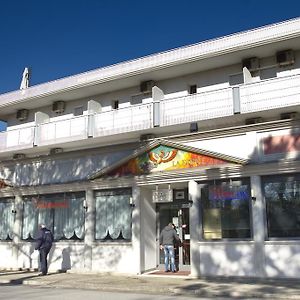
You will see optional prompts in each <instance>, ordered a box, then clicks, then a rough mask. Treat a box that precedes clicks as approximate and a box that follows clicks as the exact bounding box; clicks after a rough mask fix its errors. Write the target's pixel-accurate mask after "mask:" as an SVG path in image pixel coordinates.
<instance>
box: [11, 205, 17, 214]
mask: <svg viewBox="0 0 300 300" xmlns="http://www.w3.org/2000/svg"><path fill="white" fill-rule="evenodd" d="M11 213H12V214H16V213H17V210H16V205H15V204H13V206H12V209H11Z"/></svg>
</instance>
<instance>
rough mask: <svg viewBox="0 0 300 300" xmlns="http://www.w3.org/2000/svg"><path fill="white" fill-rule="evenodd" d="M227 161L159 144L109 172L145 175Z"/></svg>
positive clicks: (109, 174)
mask: <svg viewBox="0 0 300 300" xmlns="http://www.w3.org/2000/svg"><path fill="white" fill-rule="evenodd" d="M224 163H227V161H224V160H222V159H218V158H214V157H211V156H208V155H203V154H198V153H192V152H187V151H183V150H179V149H174V148H171V147H168V146H164V145H159V146H157V147H155V148H153V149H152V150H150V151H148V152H145V153H143V154H141V155H140V156H137V157H135V158H132V159H131V160H129V161H128V162H127V163H125V164H124V165H122V166H120V167H117V168H116V169H114V170H113V171H111V172H109V173H108V176H125V175H143V174H150V173H154V172H161V171H173V170H178V169H191V168H197V167H206V166H213V165H220V164H224Z"/></svg>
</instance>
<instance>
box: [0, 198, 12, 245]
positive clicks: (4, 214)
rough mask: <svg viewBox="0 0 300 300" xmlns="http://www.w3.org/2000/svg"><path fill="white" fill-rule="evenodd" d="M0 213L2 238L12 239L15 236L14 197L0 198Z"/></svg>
mask: <svg viewBox="0 0 300 300" xmlns="http://www.w3.org/2000/svg"><path fill="white" fill-rule="evenodd" d="M0 215H1V222H0V240H7V241H11V240H12V238H13V224H14V218H15V213H14V211H13V200H12V199H7V198H1V199H0Z"/></svg>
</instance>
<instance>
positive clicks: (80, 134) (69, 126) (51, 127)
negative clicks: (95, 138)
mask: <svg viewBox="0 0 300 300" xmlns="http://www.w3.org/2000/svg"><path fill="white" fill-rule="evenodd" d="M87 129H88V116H87V115H83V116H76V117H73V118H70V119H65V120H59V121H54V122H49V123H43V124H40V125H37V139H36V142H37V145H38V146H42V145H50V144H56V143H61V142H71V141H76V140H82V139H85V138H87V137H88V130H87Z"/></svg>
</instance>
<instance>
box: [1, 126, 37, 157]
mask: <svg viewBox="0 0 300 300" xmlns="http://www.w3.org/2000/svg"><path fill="white" fill-rule="evenodd" d="M34 129H35V127H34V126H30V127H24V128H18V129H12V130H8V131H3V132H0V152H4V151H10V150H19V149H26V148H32V147H33V141H34Z"/></svg>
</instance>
